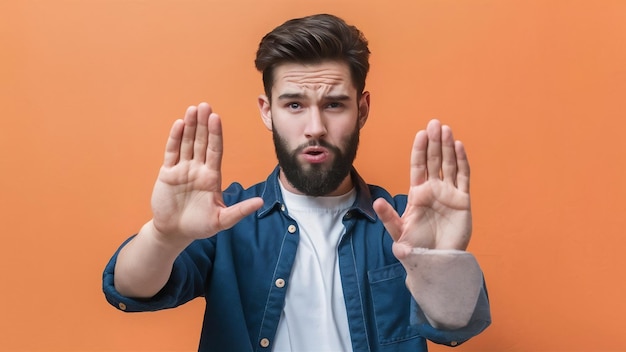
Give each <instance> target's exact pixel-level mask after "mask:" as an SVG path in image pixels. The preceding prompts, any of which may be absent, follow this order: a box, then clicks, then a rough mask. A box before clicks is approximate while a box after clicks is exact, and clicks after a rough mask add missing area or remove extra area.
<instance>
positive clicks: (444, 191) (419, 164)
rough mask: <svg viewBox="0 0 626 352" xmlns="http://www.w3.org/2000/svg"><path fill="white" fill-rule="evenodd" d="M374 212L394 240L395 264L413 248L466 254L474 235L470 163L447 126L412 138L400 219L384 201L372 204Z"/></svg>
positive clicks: (435, 125) (433, 127)
mask: <svg viewBox="0 0 626 352" xmlns="http://www.w3.org/2000/svg"><path fill="white" fill-rule="evenodd" d="M374 210H375V211H376V213H377V214H378V216H379V217H380V218H381V220H382V222H383V224H384V225H385V228H386V229H387V231H388V232H389V233H390V235H391V236H392V238H393V239H394V242H395V243H394V247H393V251H394V254H395V255H396V257H398V259H403V258H405V257H406V256H407V255H408V254H409V253H410V252H411V251H412V250H413V249H415V248H425V249H457V250H465V249H466V248H467V245H468V243H469V240H470V236H471V232H472V216H471V208H470V196H469V162H468V160H467V156H466V154H465V149H464V147H463V144H462V143H461V142H459V141H455V140H454V138H453V136H452V131H451V129H450V128H449V127H448V126H441V124H440V122H439V121H437V120H431V121H430V122H429V124H428V126H427V128H426V130H425V131H420V132H418V133H417V135H416V136H415V141H414V143H413V149H412V152H411V171H410V189H409V192H408V199H407V206H406V209H405V211H404V213H403V214H402V216H399V215H398V214H397V213H396V211H395V210H394V209H393V208H392V207H391V205H389V203H387V202H386V201H385V200H383V199H378V200H376V201H375V202H374Z"/></svg>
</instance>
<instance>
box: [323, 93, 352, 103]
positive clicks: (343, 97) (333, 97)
mask: <svg viewBox="0 0 626 352" xmlns="http://www.w3.org/2000/svg"><path fill="white" fill-rule="evenodd" d="M324 99H325V100H332V101H346V100H350V96H349V95H346V94H337V95H332V94H331V95H327V96H325V97H324Z"/></svg>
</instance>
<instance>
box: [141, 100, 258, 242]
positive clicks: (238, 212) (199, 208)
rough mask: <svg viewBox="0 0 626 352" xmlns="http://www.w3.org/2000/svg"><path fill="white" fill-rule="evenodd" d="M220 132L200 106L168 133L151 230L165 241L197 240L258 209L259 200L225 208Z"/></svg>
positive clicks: (215, 117)
mask: <svg viewBox="0 0 626 352" xmlns="http://www.w3.org/2000/svg"><path fill="white" fill-rule="evenodd" d="M222 153H223V140H222V127H221V121H220V118H219V116H218V115H216V114H214V113H213V112H212V110H211V107H210V106H209V105H208V104H206V103H202V104H200V105H198V107H190V108H188V109H187V112H186V113H185V118H184V119H183V120H177V121H176V122H175V123H174V125H173V126H172V129H171V131H170V136H169V138H168V141H167V144H166V148H165V157H164V161H163V166H162V167H161V170H160V172H159V177H158V179H157V182H156V184H155V186H154V190H153V193H152V211H153V216H154V218H153V222H154V226H155V228H156V229H157V230H158V231H159V232H160V233H162V234H165V235H167V236H176V237H179V238H185V239H198V238H206V237H210V236H213V235H214V234H216V233H217V232H219V231H221V230H223V229H226V228H229V227H231V226H233V225H234V224H235V223H237V222H238V221H239V220H241V219H242V218H243V217H245V216H247V215H249V214H251V213H252V212H254V211H255V210H256V209H258V208H259V207H260V206H261V205H262V200H261V199H260V198H253V199H249V200H245V201H243V202H241V203H238V204H235V205H232V206H230V207H226V206H225V204H224V202H223V199H222V190H221V187H222V185H221V181H222V180H221V162H222Z"/></svg>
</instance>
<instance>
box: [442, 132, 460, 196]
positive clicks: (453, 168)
mask: <svg viewBox="0 0 626 352" xmlns="http://www.w3.org/2000/svg"><path fill="white" fill-rule="evenodd" d="M441 154H442V158H443V160H442V166H441V171H442V175H443V180H444V181H445V182H447V183H449V184H451V185H453V186H456V180H457V178H456V173H457V165H456V152H455V151H454V137H453V136H452V129H450V127H449V126H445V125H444V126H442V127H441Z"/></svg>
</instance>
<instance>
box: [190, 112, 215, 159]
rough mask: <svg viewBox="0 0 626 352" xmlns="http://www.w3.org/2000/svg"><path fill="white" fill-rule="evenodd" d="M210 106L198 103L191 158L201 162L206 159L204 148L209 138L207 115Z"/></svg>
mask: <svg viewBox="0 0 626 352" xmlns="http://www.w3.org/2000/svg"><path fill="white" fill-rule="evenodd" d="M210 114H211V107H210V106H209V104H207V103H200V105H198V115H197V116H198V125H197V127H196V135H195V140H194V143H193V159H194V160H197V161H200V162H202V163H204V162H205V160H206V148H207V143H208V139H209V115H210Z"/></svg>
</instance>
